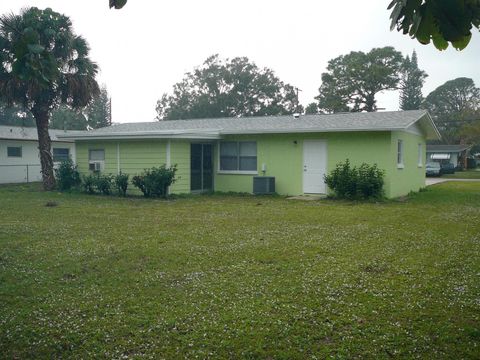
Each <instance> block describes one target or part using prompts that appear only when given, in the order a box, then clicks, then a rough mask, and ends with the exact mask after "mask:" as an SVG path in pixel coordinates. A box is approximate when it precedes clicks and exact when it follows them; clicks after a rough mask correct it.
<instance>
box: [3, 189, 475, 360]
mask: <svg viewBox="0 0 480 360" xmlns="http://www.w3.org/2000/svg"><path fill="white" fill-rule="evenodd" d="M47 202H54V203H57V204H58V206H53V207H46V206H45V204H46V203H47ZM0 205H1V206H0V349H1V350H0V353H1V354H2V355H0V357H3V358H49V359H50V358H59V357H61V358H72V357H73V358H92V357H97V358H137V357H147V358H167V359H171V358H228V359H232V358H261V359H264V358H272V359H273V358H275V359H295V358H297V359H304V358H317V359H322V358H327V357H334V358H338V359H351V358H375V359H382V358H385V359H388V358H430V359H440V358H452V359H460V358H471V359H474V358H478V357H479V355H480V183H455V182H451V183H445V184H441V185H437V186H435V187H433V188H430V189H428V190H427V191H425V192H421V193H418V194H415V195H413V196H411V197H410V198H408V199H406V200H405V199H403V200H402V201H389V202H382V203H369V204H362V203H351V202H340V201H330V200H321V201H295V200H285V199H284V198H281V197H248V196H243V197H236V196H222V195H212V196H192V197H185V198H179V199H177V200H173V201H162V200H145V199H142V198H126V199H121V198H116V197H102V196H88V195H82V194H61V193H46V192H41V191H37V189H36V188H35V187H31V186H8V187H1V188H0ZM53 205H54V204H53Z"/></svg>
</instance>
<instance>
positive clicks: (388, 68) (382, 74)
mask: <svg viewBox="0 0 480 360" xmlns="http://www.w3.org/2000/svg"><path fill="white" fill-rule="evenodd" d="M402 61H403V57H402V54H401V53H400V52H398V51H396V50H395V49H394V48H393V47H390V46H387V47H384V48H375V49H372V50H371V51H370V52H368V53H364V52H361V51H352V52H351V53H349V54H347V55H341V56H339V57H337V58H335V59H332V60H330V61H329V62H328V66H327V72H326V73H323V74H322V85H321V86H320V88H319V93H320V94H319V95H318V96H317V97H316V99H317V100H318V108H319V110H320V111H322V112H326V113H332V112H342V111H376V110H377V105H376V99H375V95H376V94H377V93H379V92H380V91H384V90H391V89H396V88H397V87H398V82H399V70H400V67H401V65H402Z"/></svg>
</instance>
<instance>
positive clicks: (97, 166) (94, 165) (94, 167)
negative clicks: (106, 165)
mask: <svg viewBox="0 0 480 360" xmlns="http://www.w3.org/2000/svg"><path fill="white" fill-rule="evenodd" d="M88 168H89V170H90V171H95V172H99V171H100V170H102V163H101V162H99V161H94V162H91V163H90V164H89V166H88Z"/></svg>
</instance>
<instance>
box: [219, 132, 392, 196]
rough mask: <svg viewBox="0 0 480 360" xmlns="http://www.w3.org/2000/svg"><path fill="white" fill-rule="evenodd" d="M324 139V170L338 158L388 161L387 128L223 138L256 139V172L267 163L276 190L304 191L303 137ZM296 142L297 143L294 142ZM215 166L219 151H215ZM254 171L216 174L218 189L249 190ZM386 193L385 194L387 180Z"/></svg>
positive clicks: (355, 161)
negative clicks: (325, 166)
mask: <svg viewBox="0 0 480 360" xmlns="http://www.w3.org/2000/svg"><path fill="white" fill-rule="evenodd" d="M313 139H318V140H326V141H327V152H328V156H327V172H329V171H331V170H333V168H334V167H335V165H336V164H337V163H338V162H340V161H345V159H347V158H348V159H349V160H350V162H351V163H352V164H353V165H359V164H361V163H362V162H367V163H370V164H374V163H376V164H378V166H379V167H380V168H385V169H386V167H387V166H388V164H389V161H390V160H389V153H390V148H391V138H390V132H342V133H304V134H285V135H283V134H272V135H252V136H248V135H241V136H227V137H225V140H231V141H242V140H243V141H249V140H251V141H256V142H257V167H258V173H259V175H263V173H262V172H261V168H262V164H265V165H266V172H265V175H266V176H275V187H276V191H277V192H278V193H279V194H283V195H300V194H303V141H304V140H313ZM295 142H296V144H295ZM215 159H216V162H215V164H216V169H218V153H217V152H216V157H215ZM253 176H254V175H237V174H218V173H217V172H216V175H215V190H217V191H239V192H251V191H252V181H253V180H252V177H253ZM386 183H387V188H386V193H387V194H388V192H389V189H388V181H386Z"/></svg>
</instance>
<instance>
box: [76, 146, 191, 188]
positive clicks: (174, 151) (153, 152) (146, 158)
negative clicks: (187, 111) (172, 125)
mask: <svg viewBox="0 0 480 360" xmlns="http://www.w3.org/2000/svg"><path fill="white" fill-rule="evenodd" d="M168 142H169V141H168V140H163V139H161V140H155V139H152V140H150V139H148V140H98V141H76V143H75V144H76V149H77V152H76V162H77V165H78V170H79V171H80V173H81V174H84V175H85V174H88V173H89V170H88V154H89V150H93V149H104V150H105V169H104V171H103V173H105V174H117V173H118V170H120V171H121V172H122V173H125V174H130V175H132V176H133V175H136V174H139V173H141V172H142V171H143V170H144V169H146V168H151V167H154V166H161V165H164V164H166V163H167V144H168ZM117 149H118V155H117ZM170 164H171V165H174V164H177V165H178V172H177V179H178V180H177V181H176V182H175V183H174V184H173V185H172V187H171V189H170V191H171V192H174V193H186V192H190V142H189V141H187V140H171V141H170Z"/></svg>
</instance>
